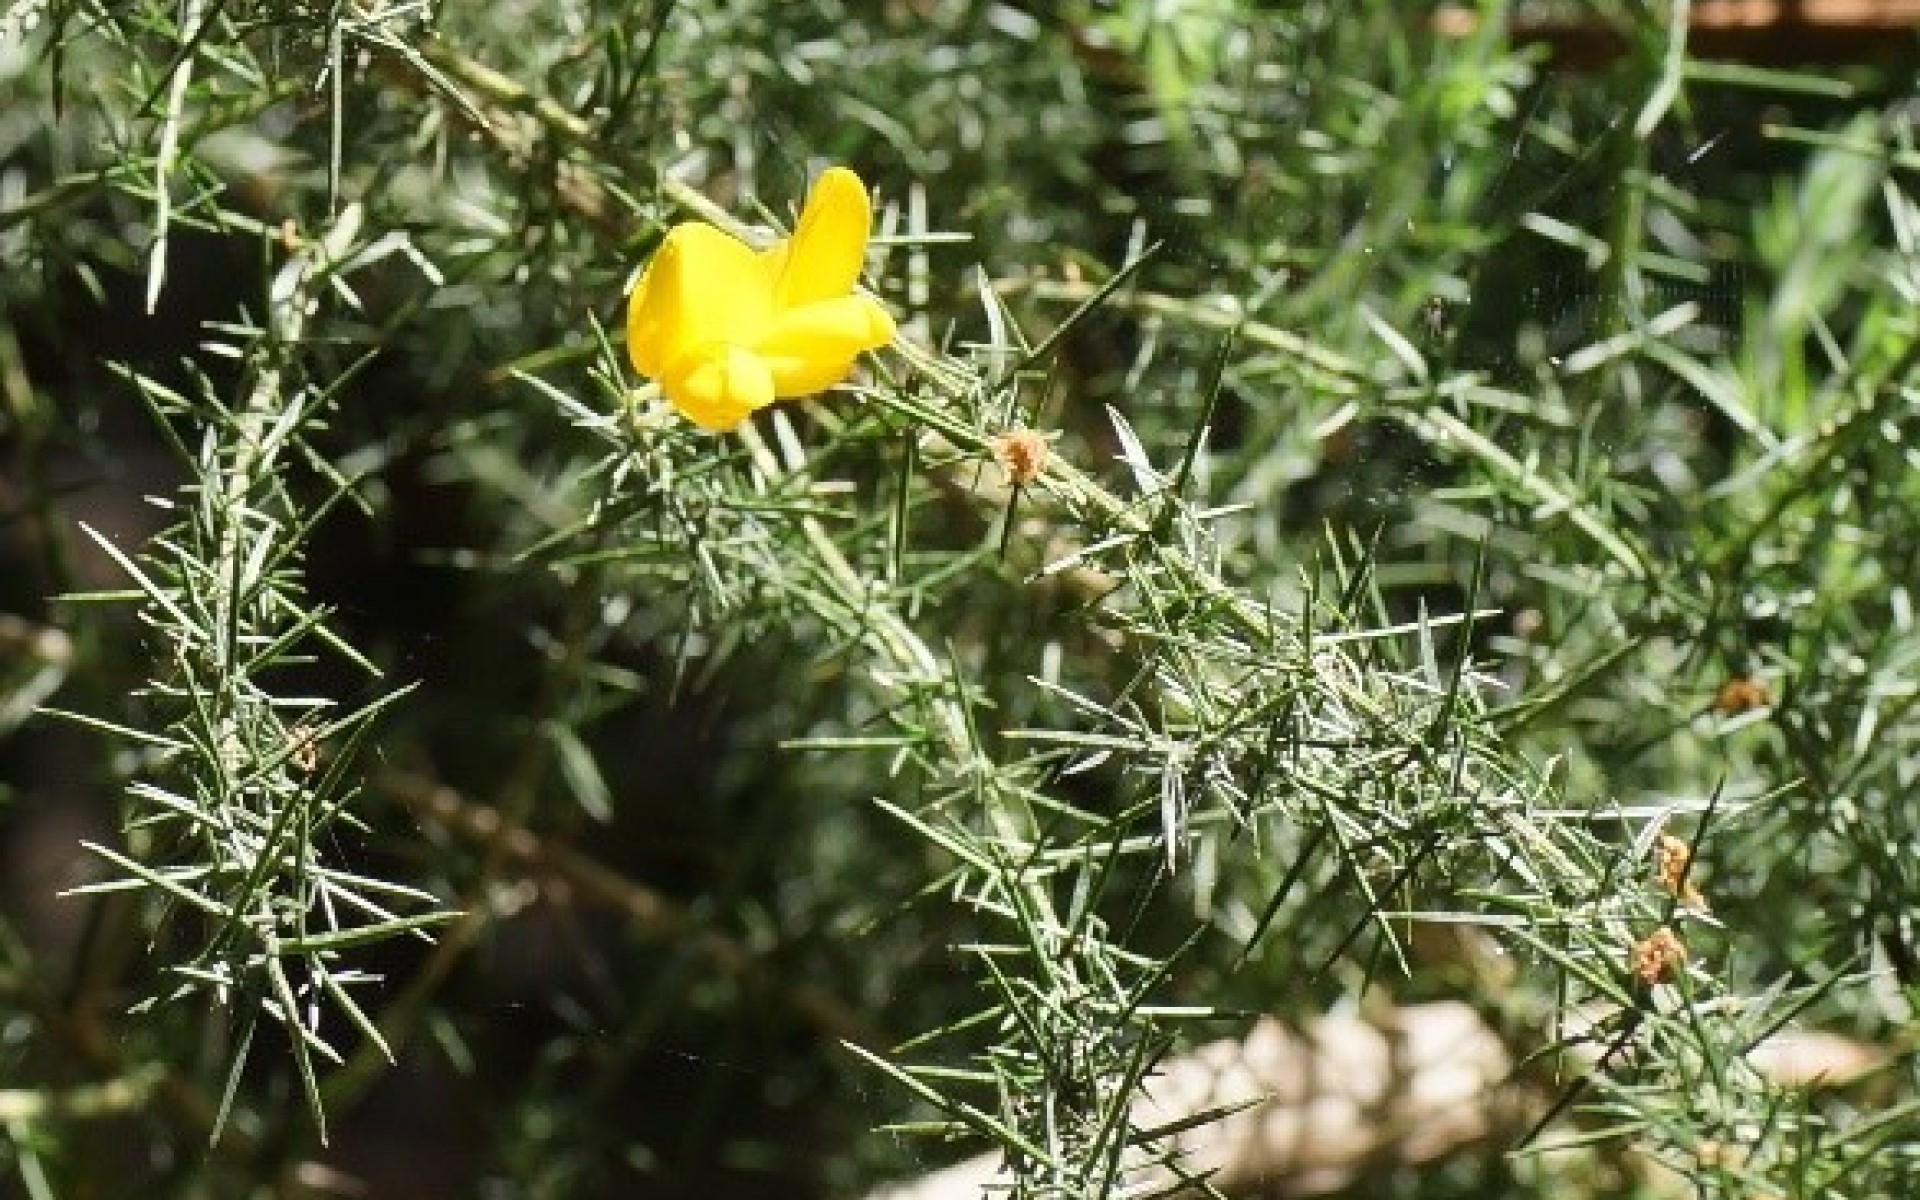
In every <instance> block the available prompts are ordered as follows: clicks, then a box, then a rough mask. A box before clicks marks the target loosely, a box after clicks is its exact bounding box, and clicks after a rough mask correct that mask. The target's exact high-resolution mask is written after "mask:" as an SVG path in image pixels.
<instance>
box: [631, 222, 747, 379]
mask: <svg viewBox="0 0 1920 1200" xmlns="http://www.w3.org/2000/svg"><path fill="white" fill-rule="evenodd" d="M772 314H773V295H772V290H771V289H770V288H769V286H768V281H767V275H766V270H765V268H763V267H762V266H761V265H760V261H759V259H758V258H757V257H756V256H755V255H754V253H753V251H752V250H750V249H748V248H747V245H746V243H744V242H742V241H740V240H739V239H738V238H735V237H733V236H732V235H730V234H727V233H724V232H722V231H721V230H719V229H716V228H714V227H713V226H711V225H706V224H702V223H700V222H687V223H686V224H682V225H676V226H674V227H673V229H672V230H671V231H670V232H668V234H667V238H666V240H665V241H664V242H662V243H661V244H660V249H659V251H658V252H656V253H655V254H654V256H653V261H652V262H651V263H648V264H647V269H646V272H645V273H644V274H642V275H641V276H640V282H639V283H638V284H637V285H635V287H634V289H633V298H632V299H631V300H630V301H629V302H628V305H627V355H628V357H629V358H631V359H632V360H633V366H634V369H635V370H637V371H639V372H640V373H641V374H643V375H647V376H651V377H652V378H654V379H662V378H664V377H665V376H666V375H667V374H669V373H671V372H674V371H675V363H676V362H677V361H678V360H679V359H681V358H682V357H684V356H685V355H686V354H687V353H688V352H689V351H690V350H692V349H694V348H696V347H700V346H704V345H707V344H709V343H713V342H732V343H735V344H745V343H749V342H752V341H753V340H754V339H755V338H757V337H759V336H760V334H761V333H762V332H763V331H764V329H765V327H766V324H767V321H768V320H769V319H770V318H771V317H772Z"/></svg>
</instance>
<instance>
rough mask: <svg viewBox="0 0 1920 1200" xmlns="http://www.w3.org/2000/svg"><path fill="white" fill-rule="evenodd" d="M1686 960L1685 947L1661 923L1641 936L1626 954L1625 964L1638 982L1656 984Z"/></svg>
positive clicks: (1676, 936)
mask: <svg viewBox="0 0 1920 1200" xmlns="http://www.w3.org/2000/svg"><path fill="white" fill-rule="evenodd" d="M1686 961H1687V947H1686V945H1685V943H1683V942H1681V940H1680V937H1679V935H1678V934H1676V933H1674V931H1673V930H1671V929H1669V928H1667V927H1666V926H1665V925H1662V926H1661V927H1660V928H1658V929H1656V930H1654V931H1653V932H1652V933H1650V934H1648V935H1647V936H1646V937H1645V938H1643V939H1642V940H1641V941H1640V943H1639V944H1638V945H1636V946H1635V947H1634V948H1633V953H1632V954H1631V955H1629V956H1628V960H1627V965H1628V967H1629V968H1630V969H1631V970H1632V971H1633V973H1634V974H1635V975H1636V976H1638V977H1639V979H1640V982H1641V983H1644V984H1648V985H1652V984H1656V983H1659V982H1661V981H1662V980H1664V979H1666V978H1667V977H1668V976H1670V975H1672V974H1673V972H1674V971H1676V970H1678V969H1679V967H1680V964H1681V963H1684V962H1686Z"/></svg>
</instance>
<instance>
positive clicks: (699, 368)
mask: <svg viewBox="0 0 1920 1200" xmlns="http://www.w3.org/2000/svg"><path fill="white" fill-rule="evenodd" d="M660 388H661V390H662V391H663V392H665V393H666V396H667V399H668V400H670V401H672V402H673V406H674V407H675V408H677V409H679V410H680V412H681V414H682V415H684V416H685V417H686V418H687V419H688V420H689V421H692V422H693V423H694V424H695V425H698V426H700V427H701V428H702V429H712V430H715V431H721V432H724V431H726V430H729V429H732V428H733V427H734V426H736V425H738V424H739V423H740V422H742V421H744V420H746V419H747V417H748V416H750V415H751V414H752V413H753V412H754V410H755V409H760V408H765V407H766V406H767V405H769V404H772V403H773V396H774V390H773V373H772V370H771V368H770V367H769V365H768V363H767V360H766V359H764V358H762V357H760V356H759V355H758V354H755V353H754V352H753V351H751V350H746V349H743V348H741V347H739V346H733V345H727V344H724V343H709V344H708V345H707V346H705V347H702V348H701V349H699V350H698V351H696V352H694V353H692V354H689V355H685V356H683V357H682V358H681V360H680V362H679V364H678V366H677V367H676V369H675V370H674V371H673V372H671V373H669V374H668V375H667V376H666V377H665V378H663V379H662V380H661V381H660Z"/></svg>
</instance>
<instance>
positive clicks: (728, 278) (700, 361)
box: [627, 167, 893, 430]
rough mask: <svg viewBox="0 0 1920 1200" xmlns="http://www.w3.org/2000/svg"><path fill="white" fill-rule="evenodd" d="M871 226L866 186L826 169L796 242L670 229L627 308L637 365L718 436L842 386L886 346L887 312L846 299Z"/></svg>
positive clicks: (889, 334)
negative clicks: (867, 355) (769, 409)
mask: <svg viewBox="0 0 1920 1200" xmlns="http://www.w3.org/2000/svg"><path fill="white" fill-rule="evenodd" d="M872 224H873V210H872V208H871V207H870V206H869V205H868V203H867V189H866V185H865V184H863V183H861V182H860V177H859V176H858V175H855V174H854V173H853V172H852V171H849V170H847V169H846V168H845V167H831V168H829V169H828V170H827V171H826V172H825V173H824V174H823V175H821V176H820V178H819V180H818V181H817V182H815V183H814V185H813V190H812V191H811V192H810V193H808V195H807V203H806V207H805V208H804V209H802V211H801V213H800V224H799V226H798V227H797V228H795V229H794V231H793V236H792V237H791V238H787V239H784V240H782V241H779V242H776V243H774V244H773V245H772V246H770V247H768V248H767V249H765V250H762V251H759V252H757V253H756V252H755V251H754V250H753V249H751V248H750V247H749V246H748V245H747V244H746V243H745V242H742V241H741V240H740V239H739V238H736V237H734V236H733V235H732V234H730V233H726V232H724V231H722V230H720V229H717V228H715V227H714V226H712V225H708V224H705V223H703V222H699V221H689V222H686V223H685V224H681V225H676V226H674V227H673V228H672V229H671V230H669V231H668V233H667V237H666V240H665V241H664V242H662V243H661V244H660V249H659V251H658V252H657V253H656V254H655V255H654V256H653V261H652V262H650V263H648V264H647V269H646V271H645V272H643V273H642V274H641V276H640V282H639V283H638V284H636V285H634V289H633V297H632V299H631V300H630V301H629V302H628V306H627V353H628V355H629V356H630V357H631V358H632V359H633V365H634V369H635V370H637V371H639V372H640V373H641V374H642V375H647V376H650V377H652V378H653V379H656V380H658V381H659V383H660V390H661V392H662V393H663V394H665V396H666V398H667V399H668V400H669V401H671V402H672V403H673V406H674V407H675V408H677V409H679V410H680V411H681V412H682V413H683V414H685V415H686V417H687V419H689V420H691V421H692V422H693V423H694V424H696V425H699V426H701V427H703V428H706V429H715V430H725V429H732V428H733V427H734V426H736V425H738V424H739V423H740V422H741V421H744V420H746V418H747V417H748V416H749V415H750V414H752V413H753V412H754V411H755V410H757V409H761V408H765V407H766V406H767V405H769V404H772V403H773V402H774V401H775V400H778V399H786V398H789V397H793V396H805V395H808V394H810V393H813V392H818V391H821V390H822V389H825V388H829V387H832V386H833V385H834V384H836V383H839V382H840V381H841V380H843V379H845V378H846V377H847V374H848V372H850V371H852V370H853V360H854V358H855V356H857V355H858V354H860V353H861V351H864V350H875V349H878V348H879V347H881V346H884V345H886V344H887V343H888V342H890V341H892V340H893V318H892V317H891V316H889V315H887V310H886V309H884V308H882V307H881V306H880V303H879V302H878V301H876V300H874V299H873V298H872V297H870V296H863V295H860V294H858V293H856V292H855V291H854V284H855V283H856V282H857V281H858V280H859V278H860V266H861V262H862V260H863V259H864V258H865V256H866V251H867V234H868V232H869V230H870V229H871V227H872Z"/></svg>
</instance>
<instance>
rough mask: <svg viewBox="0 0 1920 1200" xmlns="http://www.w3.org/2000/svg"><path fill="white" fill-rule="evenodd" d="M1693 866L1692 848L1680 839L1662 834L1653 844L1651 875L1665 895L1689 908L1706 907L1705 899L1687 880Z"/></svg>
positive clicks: (1668, 834) (1690, 881) (1691, 882)
mask: <svg viewBox="0 0 1920 1200" xmlns="http://www.w3.org/2000/svg"><path fill="white" fill-rule="evenodd" d="M1692 864H1693V847H1692V846H1689V845H1688V844H1687V843H1686V841H1685V840H1684V839H1682V838H1677V837H1674V836H1673V835H1672V834H1670V833H1663V834H1661V835H1660V836H1659V838H1658V839H1656V840H1655V841H1654V843H1653V873H1654V875H1655V877H1656V878H1658V879H1659V880H1660V886H1661V887H1663V888H1665V889H1666V890H1667V894H1669V895H1671V896H1676V897H1678V898H1679V900H1680V903H1682V904H1684V905H1686V906H1687V907H1689V908H1705V907H1707V898H1706V897H1705V896H1703V895H1701V894H1700V889H1699V888H1697V887H1695V886H1693V881H1692V880H1690V879H1688V878H1687V868H1688V867H1689V866H1691V865H1692Z"/></svg>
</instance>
